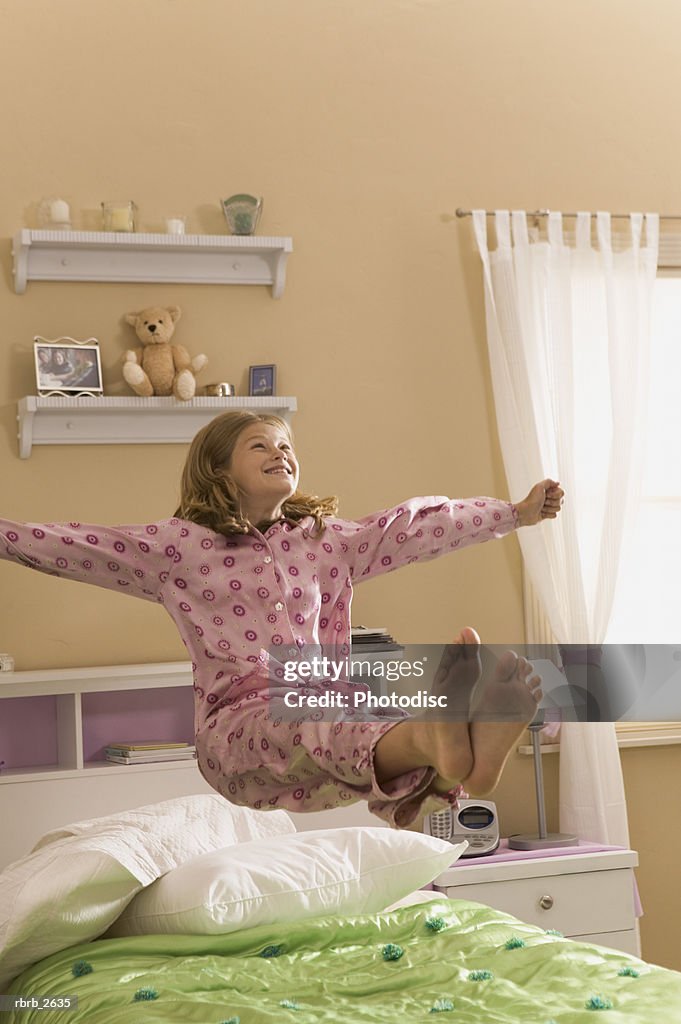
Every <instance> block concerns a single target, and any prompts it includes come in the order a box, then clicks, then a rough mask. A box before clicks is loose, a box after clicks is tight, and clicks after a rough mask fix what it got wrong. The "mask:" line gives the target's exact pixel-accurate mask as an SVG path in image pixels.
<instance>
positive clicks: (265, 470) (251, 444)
mask: <svg viewBox="0 0 681 1024" xmlns="http://www.w3.org/2000/svg"><path fill="white" fill-rule="evenodd" d="M229 474H230V476H231V478H232V480H233V481H234V483H235V485H236V487H237V488H238V491H239V495H240V497H241V507H242V511H243V513H244V515H246V516H247V518H248V519H250V521H251V522H252V523H258V522H262V521H263V520H265V519H276V518H278V516H280V515H281V504H282V502H284V501H285V500H286V499H287V498H290V497H291V495H292V494H294V493H295V491H296V488H297V487H298V476H299V469H298V460H297V459H296V457H295V454H294V452H293V448H292V447H291V441H290V439H289V437H288V434H287V433H286V432H285V431H284V430H282V429H281V427H277V426H274V424H271V423H254V424H253V425H252V426H250V427H246V429H245V430H244V431H242V433H241V434H240V435H239V437H238V439H237V442H236V444H235V445H234V451H233V453H232V458H231V462H230V465H229Z"/></svg>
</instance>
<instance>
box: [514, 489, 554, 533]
mask: <svg viewBox="0 0 681 1024" xmlns="http://www.w3.org/2000/svg"><path fill="white" fill-rule="evenodd" d="M564 496H565V491H564V490H563V488H562V487H561V486H560V483H559V482H558V481H557V480H542V481H541V483H538V484H535V485H534V487H533V488H532V490H531V491H530V493H529V494H528V495H527V497H526V498H525V500H524V501H521V502H519V503H518V504H517V505H516V508H517V510H518V516H519V518H520V525H521V526H535V524H536V523H542V522H543V521H544V520H545V519H555V518H556V516H557V515H558V513H559V512H560V507H561V505H562V504H563V498H564Z"/></svg>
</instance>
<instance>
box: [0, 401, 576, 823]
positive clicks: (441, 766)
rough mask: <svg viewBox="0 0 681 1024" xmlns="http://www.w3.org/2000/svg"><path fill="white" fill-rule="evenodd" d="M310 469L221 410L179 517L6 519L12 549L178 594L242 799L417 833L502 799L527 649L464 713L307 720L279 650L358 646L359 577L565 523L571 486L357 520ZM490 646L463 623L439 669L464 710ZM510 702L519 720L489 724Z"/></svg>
mask: <svg viewBox="0 0 681 1024" xmlns="http://www.w3.org/2000/svg"><path fill="white" fill-rule="evenodd" d="M298 475H299V470H298V462H297V459H296V456H295V453H294V450H293V442H292V437H291V433H290V431H289V428H288V426H287V425H286V424H285V423H284V422H283V421H282V420H280V419H278V418H277V417H275V416H259V415H255V414H253V413H249V412H229V413H224V414H222V415H220V416H218V417H216V418H215V419H214V420H212V421H211V422H210V423H209V424H207V426H205V427H204V428H203V429H202V430H201V431H199V433H198V434H197V435H196V437H195V438H194V441H193V443H192V445H191V447H190V450H189V455H188V457H187V461H186V464H185V468H184V471H183V476H182V484H181V499H180V505H179V507H178V509H177V511H176V513H175V516H174V517H173V518H172V519H165V520H162V521H160V522H157V523H151V524H149V525H145V526H121V527H108V526H104V527H103V526H90V525H86V524H81V523H68V524H47V525H36V524H17V523H11V522H8V521H6V520H0V557H2V558H6V559H9V560H13V561H15V562H19V563H20V564H22V565H26V566H28V567H30V568H34V569H38V570H40V571H42V572H46V573H50V574H52V575H56V576H64V577H68V578H70V579H76V580H81V581H83V582H87V583H93V584H96V585H98V586H102V587H107V588H109V589H112V590H117V589H122V590H124V591H125V592H127V593H129V594H132V595H134V596H137V597H141V598H145V599H147V600H150V601H157V602H159V603H161V604H163V605H164V607H165V608H166V610H167V611H168V612H169V614H170V615H171V617H172V618H173V620H174V622H175V624H176V625H177V627H178V629H179V631H180V635H181V637H182V640H183V642H184V644H185V646H186V647H187V649H188V651H189V653H190V655H191V658H192V663H193V664H192V667H193V673H194V691H195V732H196V749H197V757H198V765H199V769H200V771H201V774H202V775H203V776H204V778H205V779H206V780H207V781H208V782H209V783H210V785H211V786H213V787H214V788H215V789H216V790H217V791H218V792H219V793H221V794H222V795H223V796H225V797H226V798H227V799H228V800H231V801H233V802H234V803H240V804H248V805H250V806H252V807H255V808H264V809H267V808H271V807H285V808H287V809H289V810H293V811H314V810H321V809H323V808H331V807H337V806H339V805H341V804H342V803H349V802H353V801H355V800H358V799H360V798H365V799H367V800H368V802H369V808H370V810H371V811H372V812H373V813H374V814H377V815H378V816H379V817H381V818H384V819H385V820H386V821H388V822H389V823H390V824H392V825H394V826H399V827H404V826H406V825H408V824H410V823H411V822H413V821H414V820H415V819H416V818H417V817H419V816H421V815H422V814H424V813H426V811H427V810H430V809H433V808H435V807H442V806H443V805H445V804H446V802H447V801H449V802H451V801H453V800H455V798H456V795H457V794H460V793H461V792H462V791H463V789H462V785H465V786H466V788H467V789H470V791H472V792H474V793H476V794H478V795H482V794H483V793H484V792H489V791H490V790H491V789H492V788H493V787H494V786H495V785H496V783H497V781H498V778H499V775H500V773H501V770H502V768H503V765H504V762H505V760H506V758H507V756H508V753H509V751H510V749H511V747H512V746H513V745H514V743H515V742H516V740H517V738H518V736H519V734H520V733H521V732H522V730H523V728H524V727H525V725H526V723H527V722H528V721H530V720H531V719H532V718H533V717H534V713H535V710H536V705H537V701H538V700H539V699H540V696H541V690H540V689H539V680H538V679H537V677H535V676H531V675H530V673H531V666H530V665H529V663H528V662H527V661H525V660H524V659H522V658H516V656H515V655H514V654H513V653H512V652H510V651H509V652H507V654H506V655H504V656H503V657H502V658H501V659H500V660H499V662H498V665H497V668H496V670H495V672H494V674H493V676H492V677H491V678H490V679H489V680H488V681H487V685H486V687H485V688H484V690H483V694H482V696H481V697H477V696H475V703H474V704H473V706H472V709H471V710H472V714H471V716H469V714H465V715H463V716H457V717H459V718H460V719H463V720H458V721H432V720H431V718H429V717H428V716H427V715H423V716H421V717H412V718H406V717H405V716H404V715H402V714H399V713H396V714H393V715H391V716H389V717H386V715H382V714H377V715H375V716H372V717H367V716H366V715H365V716H364V717H363V719H362V721H359V719H357V718H355V717H354V716H353V715H352V713H350V712H347V713H346V712H338V713H336V714H335V715H329V713H328V711H327V712H326V713H322V712H320V711H309V712H302V713H300V717H297V718H295V719H292V717H291V714H290V712H289V713H288V715H286V714H284V699H283V698H284V694H285V692H287V691H290V686H289V687H284V686H283V684H280V683H279V681H278V679H279V676H280V672H279V671H278V669H276V666H277V665H278V664H279V657H277V656H276V655H275V654H273V655H272V656H271V657H270V655H268V653H267V651H268V650H269V651H270V652H276V654H278V653H279V652H281V659H282V660H285V659H286V658H288V657H291V656H296V655H297V654H298V652H299V650H300V649H301V648H302V647H304V646H305V645H308V644H314V645H319V644H328V645H334V646H336V647H337V648H338V649H340V650H341V651H342V652H343V653H345V654H349V652H350V647H349V644H350V602H351V598H352V587H353V583H355V582H359V581H361V580H365V579H369V578H371V577H372V576H375V575H377V574H379V573H383V572H390V571H391V570H393V569H397V568H399V567H400V566H402V565H407V564H409V563H410V562H415V561H423V560H427V559H430V558H434V557H436V556H437V555H442V554H446V553H447V552H449V551H453V550H456V549H457V548H462V547H464V546H466V545H467V544H471V543H476V542H477V543H479V542H482V541H484V540H488V539H490V538H492V537H502V536H504V535H505V534H506V533H509V532H511V531H512V530H514V529H516V528H517V527H519V526H525V525H531V524H534V523H538V522H540V521H541V520H543V519H554V518H555V517H556V515H557V514H558V511H559V508H560V505H561V503H562V497H563V491H562V489H561V488H560V486H559V484H558V483H557V482H555V481H552V480H545V481H543V482H542V483H540V484H537V485H536V486H535V487H534V488H533V489H532V490H531V491H530V494H529V495H528V497H527V498H526V499H525V500H524V501H522V502H520V503H519V504H518V505H512V504H509V503H507V502H503V501H498V500H496V499H493V498H476V499H474V500H465V501H458V500H456V501H453V500H450V499H447V498H442V497H437V498H436V497H433V498H415V499H412V500H410V501H406V502H404V503H403V504H402V505H400V506H399V507H397V508H393V509H389V510H387V511H385V512H380V513H378V514H376V515H372V516H368V517H366V518H364V519H360V520H357V521H355V522H351V521H347V520H343V519H339V518H337V517H336V500H335V499H331V498H317V497H314V496H309V495H306V494H303V493H300V492H299V491H298ZM478 650H479V638H478V636H477V634H476V633H475V632H474V631H473V630H471V629H467V630H463V631H462V633H461V634H460V636H459V638H458V640H457V642H456V643H455V644H453V645H451V646H449V647H447V648H446V650H445V654H444V656H443V659H442V663H441V665H440V668H439V670H438V674H437V676H436V679H435V685H436V686H438V687H440V688H441V689H443V690H445V691H446V692H448V693H452V694H454V695H455V700H456V701H457V702H458V706H459V707H465V708H466V709H467V708H468V705H469V702H470V700H471V695H472V694H473V688H474V687H475V685H476V683H477V681H478V678H479V675H480V663H479V658H478ZM273 665H274V666H275V671H272V666H273ZM341 685H343V684H341ZM476 694H477V690H476ZM509 702H510V704H511V706H512V708H513V711H514V715H513V716H512V717H513V718H514V719H515V720H513V721H505V722H503V723H501V722H498V721H492V720H490V719H493V718H494V717H495V715H494V710H495V707H500V706H501V705H503V707H504V709H505V710H507V709H508V707H509ZM469 717H472V718H473V719H474V720H473V721H472V724H471V725H470V726H469V724H468V719H469ZM497 717H498V716H497Z"/></svg>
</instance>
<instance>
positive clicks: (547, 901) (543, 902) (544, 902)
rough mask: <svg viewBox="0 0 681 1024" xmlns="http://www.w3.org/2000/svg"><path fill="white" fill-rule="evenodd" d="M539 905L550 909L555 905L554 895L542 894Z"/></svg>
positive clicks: (543, 908)
mask: <svg viewBox="0 0 681 1024" xmlns="http://www.w3.org/2000/svg"><path fill="white" fill-rule="evenodd" d="M539 906H540V907H541V908H542V910H550V909H551V907H552V906H553V896H542V897H541V899H540V900H539Z"/></svg>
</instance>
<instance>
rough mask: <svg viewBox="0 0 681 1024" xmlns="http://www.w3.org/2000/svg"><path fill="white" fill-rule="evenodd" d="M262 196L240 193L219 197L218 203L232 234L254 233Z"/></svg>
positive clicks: (260, 211)
mask: <svg viewBox="0 0 681 1024" xmlns="http://www.w3.org/2000/svg"><path fill="white" fill-rule="evenodd" d="M262 204H263V200H262V196H249V195H248V194H247V193H243V192H242V193H240V194H239V195H236V196H230V197H229V199H221V200H220V205H221V206H222V212H223V213H224V215H225V220H226V221H227V224H228V225H229V230H230V231H231V232H232V234H233V235H254V234H255V229H256V228H257V226H258V221H259V220H260V214H261V213H262Z"/></svg>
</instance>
